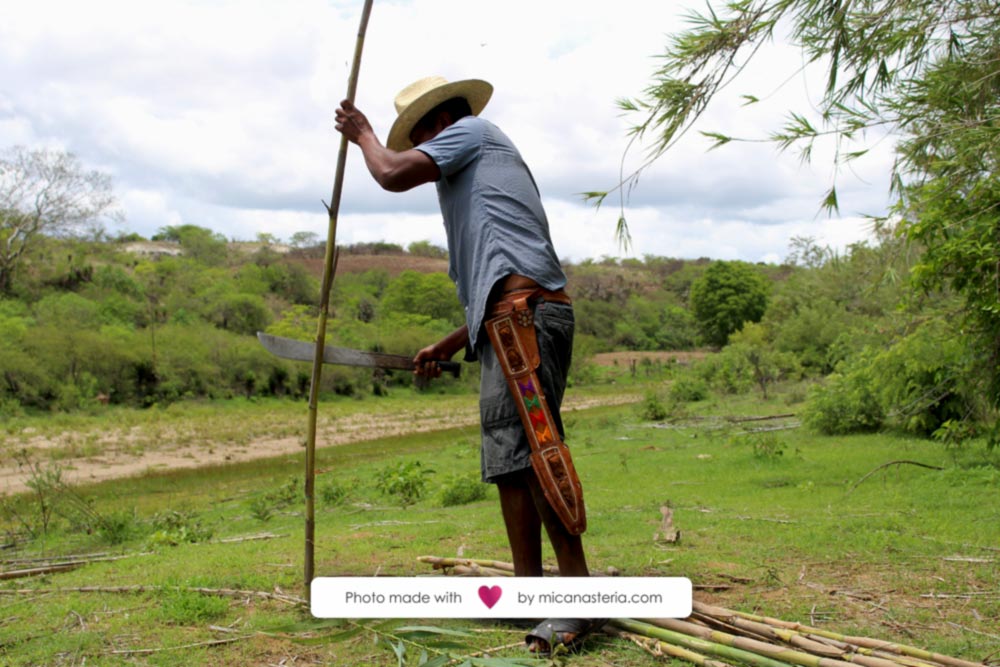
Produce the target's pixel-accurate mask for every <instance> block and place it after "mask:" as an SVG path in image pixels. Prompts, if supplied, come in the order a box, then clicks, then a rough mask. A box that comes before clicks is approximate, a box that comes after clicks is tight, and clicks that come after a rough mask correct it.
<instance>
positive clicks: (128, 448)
mask: <svg viewBox="0 0 1000 667" xmlns="http://www.w3.org/2000/svg"><path fill="white" fill-rule="evenodd" d="M640 398H641V397H640V396H638V395H631V394H628V395H622V396H617V397H601V398H586V399H580V398H577V399H574V398H571V397H567V399H566V403H565V405H564V407H563V409H564V410H565V411H575V410H585V409H587V408H591V407H597V406H605V405H618V404H625V403H632V402H636V401H638V400H640ZM301 421H302V424H301V428H300V427H299V426H298V425H295V426H293V427H291V428H289V426H288V424H280V425H279V426H278V427H276V428H274V429H271V430H272V431H273V432H272V433H264V434H258V435H254V436H252V437H250V438H248V439H246V440H244V441H243V442H218V441H212V442H208V441H206V440H205V439H204V438H198V437H191V434H184V433H175V434H173V437H170V436H169V435H168V436H166V437H164V436H163V435H162V434H161V433H159V432H157V433H154V434H152V435H147V436H146V437H145V440H143V438H144V436H143V434H142V433H140V432H137V430H136V429H131V430H121V431H111V432H109V433H105V434H102V435H101V436H100V437H96V436H94V435H87V434H83V435H81V434H79V433H74V434H69V433H64V434H62V435H60V436H57V437H47V438H41V437H36V438H29V439H28V440H27V442H25V443H24V444H23V445H22V444H19V445H18V449H19V450H20V451H23V452H25V453H27V454H28V455H29V456H30V457H31V459H32V460H34V461H40V462H43V465H44V462H45V461H47V460H55V461H58V464H59V465H60V466H61V467H62V469H63V479H64V480H66V481H68V482H73V483H90V482H100V481H104V480H108V479H116V478H121V477H131V476H135V475H142V474H145V473H148V472H156V471H161V470H177V469H187V468H198V467H202V466H212V465H222V464H226V463H239V462H243V461H250V460H254V459H264V458H270V457H275V456H282V455H285V454H294V453H296V452H299V451H302V450H303V447H304V444H303V443H304V437H305V436H304V428H305V416H304V415H303V417H302V420H301ZM478 421H479V410H478V406H477V404H476V403H475V401H468V402H463V403H462V404H461V405H460V406H459V407H454V406H450V407H449V409H447V410H441V409H420V410H402V411H395V412H380V413H377V414H372V413H367V412H366V413H357V414H352V415H346V416H341V417H335V418H327V419H322V418H321V419H320V420H319V423H318V424H317V431H316V441H317V443H318V446H319V447H321V448H322V447H335V446H338V445H343V444H348V443H352V442H363V441H366V440H376V439H378V438H384V437H392V436H398V435H407V434H413V433H426V432H430V431H438V430H443V429H448V428H455V427H463V426H473V425H475V424H477V423H478ZM265 430H267V429H265ZM275 432H277V433H281V434H280V435H278V434H276V433H275ZM81 438H83V439H86V440H88V442H89V443H90V446H89V447H86V448H81V447H79V446H78V445H77V444H76V443H78V442H79V440H80V439H81ZM151 439H152V440H153V441H154V442H151ZM140 442H141V443H142V444H138V443H140ZM80 449H85V450H91V451H79V452H78V453H76V452H74V450H80ZM93 450H97V451H93ZM56 452H58V455H54V454H55V453H56ZM29 479H30V471H29V470H28V469H27V468H25V467H24V466H22V465H19V464H18V462H17V459H16V458H15V457H14V456H10V455H7V456H3V457H2V459H0V495H2V494H13V493H20V492H22V491H26V490H27V489H28V487H27V486H26V484H25V483H26V482H27V481H28V480H29Z"/></svg>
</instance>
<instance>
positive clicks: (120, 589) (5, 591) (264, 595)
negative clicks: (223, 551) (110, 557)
mask: <svg viewBox="0 0 1000 667" xmlns="http://www.w3.org/2000/svg"><path fill="white" fill-rule="evenodd" d="M163 591H188V592H191V593H201V594H203V595H216V596H219V597H231V598H257V599H260V600H276V601H278V602H284V603H286V604H291V605H295V606H308V604H309V603H308V602H307V601H306V600H303V599H302V598H299V597H295V596H294V595H286V594H284V593H268V592H266V591H248V590H241V589H236V588H204V587H187V586H146V585H135V586H75V587H65V588H0V595H50V594H59V593H162V592H163Z"/></svg>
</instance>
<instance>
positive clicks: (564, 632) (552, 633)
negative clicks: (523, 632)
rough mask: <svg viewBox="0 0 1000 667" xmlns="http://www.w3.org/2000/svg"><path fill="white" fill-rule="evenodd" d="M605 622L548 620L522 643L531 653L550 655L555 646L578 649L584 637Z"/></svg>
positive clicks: (590, 619)
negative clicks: (524, 643)
mask: <svg viewBox="0 0 1000 667" xmlns="http://www.w3.org/2000/svg"><path fill="white" fill-rule="evenodd" d="M607 622H608V619H606V618H550V619H549V620H547V621H543V622H542V623H541V624H540V625H538V627H536V628H535V629H534V630H532V631H531V632H530V633H528V636H527V637H525V638H524V641H525V642H526V643H527V644H528V650H529V651H531V652H532V653H542V654H545V655H551V654H552V651H553V649H554V648H555V647H556V646H565V647H566V648H567V649H569V650H571V651H572V650H574V649H576V648H577V647H579V645H580V643H581V642H582V641H583V638H584V637H586V636H587V635H589V634H590V633H591V632H594V631H595V630H600V629H601V628H602V627H604V624H605V623H607Z"/></svg>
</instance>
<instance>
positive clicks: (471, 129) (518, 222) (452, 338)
mask: <svg viewBox="0 0 1000 667" xmlns="http://www.w3.org/2000/svg"><path fill="white" fill-rule="evenodd" d="M492 92H493V87H492V86H491V85H490V84H489V83H487V82H485V81H481V80H464V81H455V82H450V83H449V82H448V81H446V80H445V79H443V78H441V77H429V78H426V79H421V80H419V81H417V82H415V83H413V84H411V85H410V86H408V87H407V88H405V89H403V90H402V91H401V92H400V93H399V95H397V97H396V100H395V104H396V111H397V114H398V116H397V118H396V121H395V122H394V123H393V126H392V129H391V130H390V132H389V136H388V139H387V141H386V145H385V146H383V145H382V144H381V143H380V142H379V140H378V138H377V137H376V136H375V133H374V131H373V130H372V128H371V125H370V124H369V122H368V120H367V118H366V117H365V116H364V114H362V113H361V112H360V111H359V110H358V109H357V108H355V107H354V105H353V104H351V103H350V102H349V101H347V100H345V101H343V102H342V103H341V106H340V108H339V109H338V110H337V113H336V127H337V130H338V131H340V132H341V133H343V135H344V136H346V137H347V138H348V139H349V140H350V141H351V142H353V143H355V144H357V145H358V146H359V147H360V148H361V152H362V154H363V155H364V160H365V164H366V166H367V167H368V170H369V171H370V172H371V175H372V177H373V178H374V179H375V180H376V181H377V182H378V183H379V185H381V186H382V187H383V188H384V189H386V190H389V191H392V192H402V191H405V190H409V189H411V188H414V187H416V186H418V185H422V184H424V183H430V182H435V183H436V184H437V190H438V198H439V202H440V205H441V212H442V215H443V217H444V224H445V231H446V232H447V236H448V251H449V275H450V276H451V278H452V279H453V280H454V281H455V283H456V288H457V291H458V297H459V300H460V301H461V303H462V305H463V306H464V307H465V314H466V325H465V326H463V327H462V328H460V329H458V330H457V331H455V332H454V333H452V334H450V335H449V336H447V337H445V338H444V339H443V340H441V341H439V342H438V343H435V344H434V345H430V346H428V347H426V348H424V349H423V350H421V351H420V352H418V353H417V356H416V358H415V361H416V362H417V372H418V373H419V374H421V375H427V376H437V375H440V369H438V368H437V364H436V362H437V361H440V360H447V359H450V358H451V357H453V356H454V355H455V354H456V353H458V352H459V351H460V350H463V349H464V350H466V360H469V361H473V360H476V359H478V360H479V361H480V363H481V366H482V384H481V388H480V412H481V419H482V434H483V438H482V461H481V468H482V477H483V481H484V482H492V483H495V484H496V485H497V488H498V490H499V493H500V506H501V510H502V513H503V518H504V523H505V525H506V529H507V536H508V539H509V541H510V546H511V553H512V556H513V561H514V572H515V574H516V575H517V576H542V542H541V530H542V527H543V526H544V528H545V530H546V532H547V533H548V536H549V539H550V541H551V542H552V546H553V549H554V551H555V554H556V558H557V560H558V562H559V571H560V573H561V574H562V575H563V576H578V577H583V576H588V570H587V562H586V558H585V557H584V552H583V546H582V541H581V539H580V533H581V532H582V531H583V528H584V526H585V518H584V516H583V503H582V497H581V495H580V486H579V481H578V480H577V479H576V474H575V472H574V471H573V470H572V462H571V460H570V459H569V453H568V450H566V449H565V445H563V443H562V441H561V436H562V435H563V429H562V422H561V420H560V416H559V406H560V403H561V401H562V396H563V391H564V390H565V387H566V374H567V372H568V370H569V364H570V355H571V351H572V342H573V309H572V306H571V305H570V302H569V297H568V296H566V293H565V292H564V291H563V288H564V287H565V285H566V276H565V274H564V273H563V271H562V268H561V266H560V264H559V260H558V257H557V256H556V254H555V250H554V249H553V247H552V240H551V238H550V236H549V229H548V222H547V220H546V217H545V211H544V209H543V207H542V203H541V199H540V196H539V193H538V189H537V187H536V185H535V182H534V179H533V178H532V176H531V173H530V171H529V170H528V167H527V166H526V165H525V163H524V161H523V160H522V158H521V155H520V153H519V152H518V151H517V149H516V148H515V147H514V145H513V143H511V141H510V140H509V139H508V138H507V137H506V136H505V135H504V134H503V133H502V132H501V131H500V130H499V129H498V128H497V127H496V126H495V125H493V124H492V123H490V122H488V121H486V120H484V119H482V118H479V117H478V115H479V113H480V112H481V111H482V110H483V108H484V107H485V106H486V103H487V102H488V101H489V99H490V97H491V95H492ZM487 329H489V330H487ZM496 347H499V352H500V354H499V355H498V350H497V349H495V348H496ZM516 373H520V374H519V375H516V377H515V376H514V374H516ZM538 385H540V387H538ZM518 387H520V388H521V390H523V392H526V393H523V392H522V393H523V395H520V396H519V395H518V391H519V390H518ZM525 387H528V388H529V389H527V390H525V389H524V388H525ZM539 388H540V389H541V391H537V392H536V389H539ZM525 405H527V406H528V407H527V408H526V407H524V406H525ZM529 410H530V412H529ZM556 431H558V435H559V437H558V438H556V437H555V433H556ZM533 451H534V452H536V453H535V454H534V455H533V453H532V452H533ZM542 451H543V452H545V453H544V455H543V454H539V453H538V452H542ZM602 624H603V621H599V620H551V621H546V622H545V623H543V624H541V625H539V626H538V627H537V628H535V630H533V631H532V632H531V633H530V634H529V635H528V637H527V642H528V644H529V648H531V650H533V651H542V652H549V651H550V650H551V649H552V648H553V646H554V645H555V644H560V643H561V644H565V645H574V644H575V643H576V642H578V641H579V639H580V638H582V636H583V635H585V634H586V633H587V632H589V631H591V630H592V629H594V628H595V627H599V626H600V625H602Z"/></svg>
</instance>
